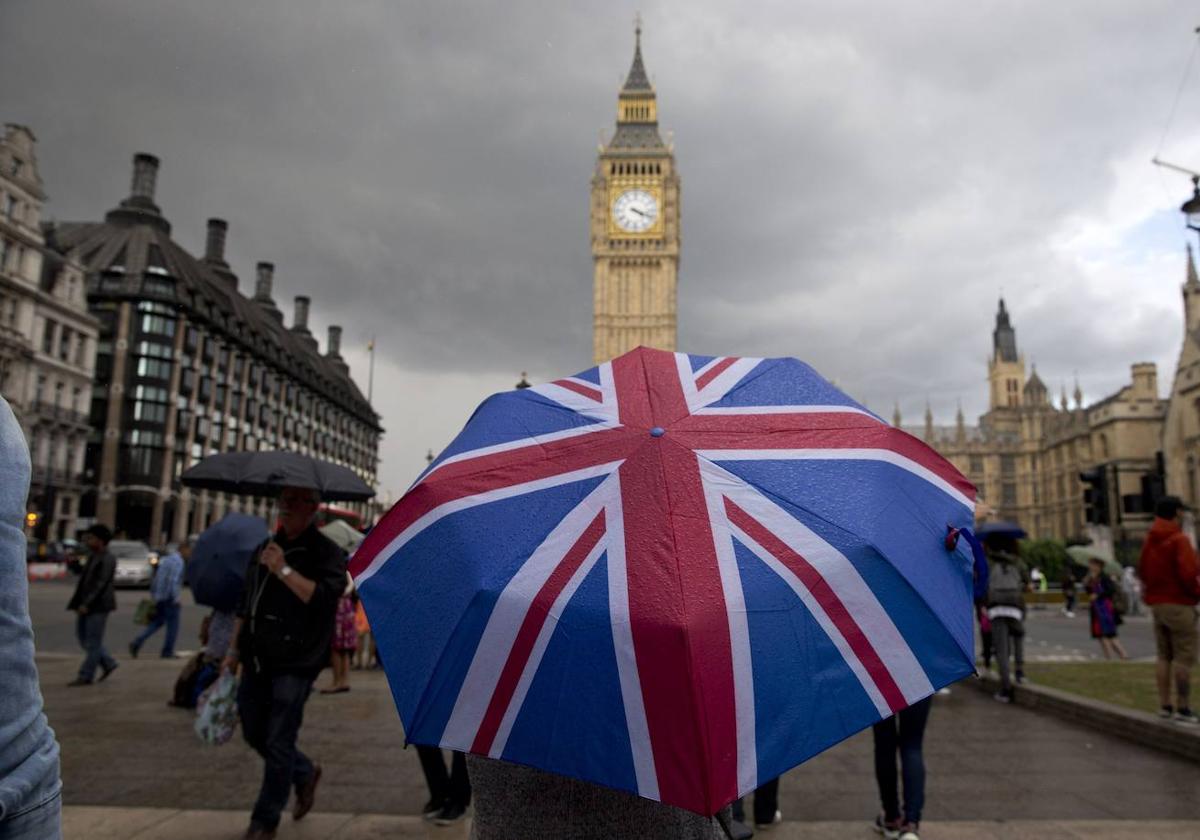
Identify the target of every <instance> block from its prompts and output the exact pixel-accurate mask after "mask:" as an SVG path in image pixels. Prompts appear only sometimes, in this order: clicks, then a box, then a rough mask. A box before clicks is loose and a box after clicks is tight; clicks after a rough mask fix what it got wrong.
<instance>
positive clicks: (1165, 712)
mask: <svg viewBox="0 0 1200 840" xmlns="http://www.w3.org/2000/svg"><path fill="white" fill-rule="evenodd" d="M1158 716H1159V717H1160V718H1162V719H1163V720H1170V719H1171V718H1173V717H1174V716H1175V707H1174V706H1160V707H1159V709H1158Z"/></svg>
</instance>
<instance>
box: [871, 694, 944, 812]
mask: <svg viewBox="0 0 1200 840" xmlns="http://www.w3.org/2000/svg"><path fill="white" fill-rule="evenodd" d="M932 705H933V698H932V697H926V698H925V699H924V700H921V701H919V702H917V703H914V704H913V705H911V706H909V707H908V708H907V709H901V710H900V712H899V714H895V715H892V716H891V717H890V718H888V719H887V720H881V721H879V723H877V724H875V726H874V728H873V730H872V732H873V734H874V736H875V781H876V782H878V783H879V798H880V799H881V800H882V802H883V815H884V817H885V818H887V819H889V820H897V819H900V794H899V791H898V790H897V789H896V783H897V781H898V780H897V778H896V751H897V750H899V751H900V767H901V772H902V773H903V775H904V818H905V819H906V820H908V821H910V822H915V823H916V822H920V821H921V809H922V808H924V807H925V756H924V753H922V751H921V744H922V741H924V739H925V723H926V722H927V721H928V720H929V709H930V707H931V706H932Z"/></svg>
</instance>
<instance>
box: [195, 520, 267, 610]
mask: <svg viewBox="0 0 1200 840" xmlns="http://www.w3.org/2000/svg"><path fill="white" fill-rule="evenodd" d="M269 536H270V532H269V531H268V530H267V524H266V523H265V522H263V521H262V520H261V519H259V518H258V517H257V516H248V515H247V514H244V513H227V514H225V518H224V519H222V520H221V521H220V522H218V523H217V524H215V525H213V526H211V527H210V528H208V530H206V531H205V532H204V533H203V534H201V535H200V539H198V540H197V541H196V547H195V549H193V551H192V559H191V560H190V561H189V562H188V566H187V582H188V586H189V587H191V589H192V596H193V597H194V598H195V599H196V603H197V604H204V605H205V606H209V607H215V608H216V609H218V610H222V611H229V610H233V609H235V608H236V607H237V603H238V599H239V598H240V597H241V594H242V584H243V582H244V581H245V579H246V567H247V566H248V565H249V564H250V556H251V555H252V554H253V553H254V550H255V549H256V548H258V547H259V546H260V545H262V544H263V543H264V542H265V541H266V540H267V538H268V537H269Z"/></svg>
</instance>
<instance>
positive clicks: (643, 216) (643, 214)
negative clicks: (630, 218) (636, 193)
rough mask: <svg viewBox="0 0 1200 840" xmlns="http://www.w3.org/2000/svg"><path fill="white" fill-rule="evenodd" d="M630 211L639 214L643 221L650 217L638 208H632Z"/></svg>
mask: <svg viewBox="0 0 1200 840" xmlns="http://www.w3.org/2000/svg"><path fill="white" fill-rule="evenodd" d="M629 209H630V210H631V211H633V212H634V213H637V214H638V215H639V216H641V217H642V218H643V219H645V218H646V217H647V215H648V214H647V213H643V212H642V211H641V210H639V209H637V208H636V207H630V208H629Z"/></svg>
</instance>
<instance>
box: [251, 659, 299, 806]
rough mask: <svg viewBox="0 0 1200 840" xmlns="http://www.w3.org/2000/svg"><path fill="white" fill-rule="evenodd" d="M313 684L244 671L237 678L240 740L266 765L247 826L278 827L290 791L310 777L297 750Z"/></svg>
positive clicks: (276, 675)
mask: <svg viewBox="0 0 1200 840" xmlns="http://www.w3.org/2000/svg"><path fill="white" fill-rule="evenodd" d="M312 684H313V681H312V679H310V678H308V677H302V676H297V675H295V674H265V673H258V674H256V673H254V672H253V671H251V670H250V669H249V668H246V669H244V670H243V672H242V682H241V685H240V686H239V687H238V715H239V717H241V720H242V736H243V737H244V738H245V739H246V743H247V744H249V745H250V746H251V747H253V748H254V751H255V752H256V753H258V754H259V755H261V756H262V757H263V761H264V762H265V764H264V766H263V780H262V787H261V788H259V791H258V800H257V801H256V802H255V803H254V811H253V812H252V813H251V814H250V821H251V823H253V824H255V825H258V826H261V827H262V828H275V827H276V826H277V825H279V815H280V814H281V813H283V809H284V807H286V806H287V801H288V794H289V793H290V791H291V789H292V788H293V787H295V788H297V789H299V788H300V787H301V786H302V785H303V784H304V783H305V782H307V781H308V780H309V778H310V777H311V776H312V774H313V763H312V762H311V761H309V759H308V756H306V755H305V754H304V753H302V752H300V750H299V748H298V747H297V746H296V738H297V737H298V736H299V734H300V724H301V723H303V722H304V704H305V702H306V701H307V700H308V695H309V693H310V692H311V691H312Z"/></svg>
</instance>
